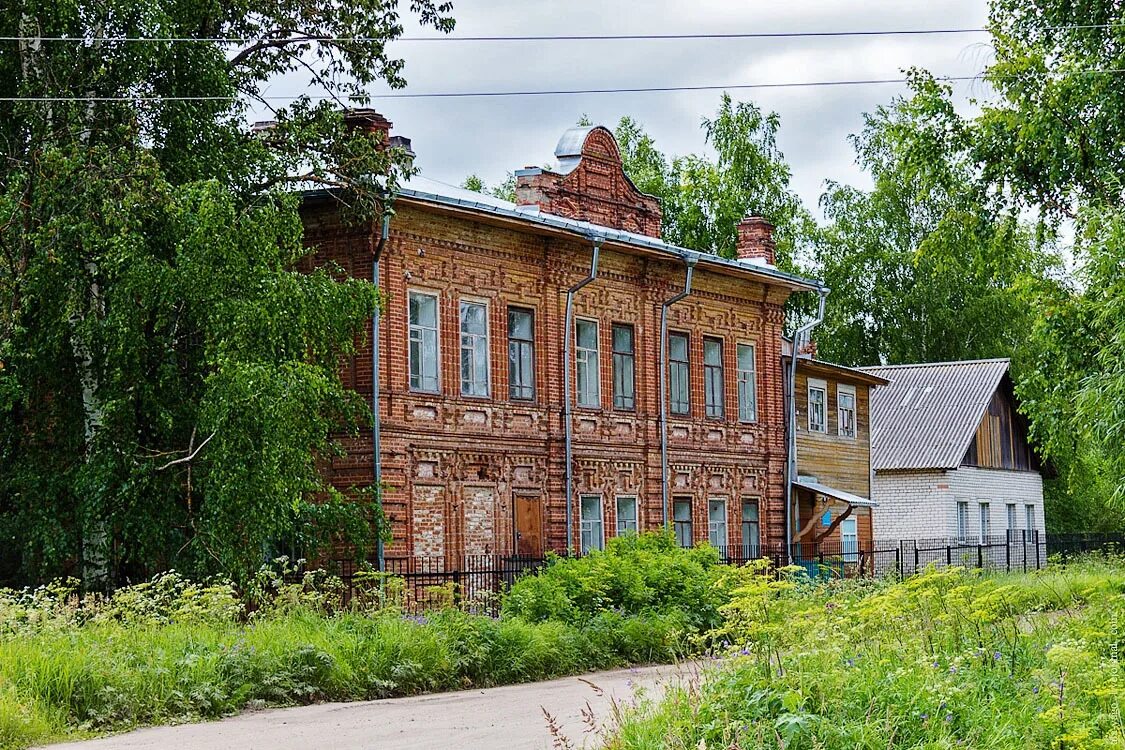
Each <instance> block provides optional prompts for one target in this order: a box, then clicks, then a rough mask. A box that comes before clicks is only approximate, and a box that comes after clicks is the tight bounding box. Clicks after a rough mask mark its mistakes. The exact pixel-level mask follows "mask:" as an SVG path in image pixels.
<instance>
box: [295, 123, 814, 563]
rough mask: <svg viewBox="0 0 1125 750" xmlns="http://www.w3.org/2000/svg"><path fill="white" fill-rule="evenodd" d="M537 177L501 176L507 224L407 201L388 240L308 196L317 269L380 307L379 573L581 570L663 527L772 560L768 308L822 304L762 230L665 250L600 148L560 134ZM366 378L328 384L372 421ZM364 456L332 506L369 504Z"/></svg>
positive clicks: (361, 450) (603, 135) (642, 199)
mask: <svg viewBox="0 0 1125 750" xmlns="http://www.w3.org/2000/svg"><path fill="white" fill-rule="evenodd" d="M371 121H372V122H374V123H376V124H375V126H376V127H386V128H387V129H388V130H389V127H390V124H389V123H386V121H385V120H383V119H382V118H377V119H376V118H372V120H371ZM380 123H386V124H385V126H384V125H382V124H380ZM555 157H556V159H557V162H558V166H557V167H554V168H552V169H526V170H520V171H519V172H518V173H517V178H518V186H517V195H518V198H519V202H518V204H513V203H509V202H506V201H503V200H499V199H495V198H492V197H490V196H486V195H482V194H478V193H473V192H469V191H465V190H461V189H458V188H453V187H450V186H447V185H444V184H442V183H437V182H434V181H431V180H426V179H421V178H415V179H413V180H411V181H410V182H409V183H408V184H407V185H405V186H404V187H403V189H402V190H401V191H400V192H399V193H398V195H397V198H396V201H395V203H394V214H393V217H392V218H391V219H390V220H389V222H388V225H387V226H386V233H385V239H383V238H382V237H381V236H380V228H379V227H358V228H357V227H346V226H344V225H342V224H341V222H340V221H339V217H338V213H337V208H336V205H335V203H334V201H333V199H332V198H331V197H330V196H328V195H326V194H323V193H310V194H308V195H307V196H306V199H305V205H304V210H303V215H304V217H305V223H306V237H307V241H308V242H309V243H311V244H313V245H314V246H316V247H317V248H318V255H319V257H322V258H325V259H331V260H334V261H335V262H337V263H339V264H340V265H341V266H343V267H344V268H345V269H346V270H347V271H348V272H349V273H351V274H354V275H355V276H360V277H365V278H371V275H372V272H373V270H375V271H377V274H378V279H379V281H380V286H381V288H382V289H383V291H384V293H385V295H386V304H385V307H384V309H383V311H382V316H381V318H380V320H379V331H378V346H379V349H378V357H377V360H378V363H379V368H378V382H379V389H378V390H379V399H378V406H379V410H378V411H379V415H380V421H381V426H380V429H379V432H378V440H379V444H380V450H379V459H380V460H379V462H378V463H379V464H380V470H381V474H382V478H383V482H384V483H385V486H386V487H387V490H386V492H385V494H384V497H383V503H384V508H385V511H386V513H387V515H388V517H389V519H390V522H391V526H392V533H393V541H392V542H391V544H390V546H389V547H388V549H387V552H386V554H387V556H388V557H402V556H427V557H433V558H445V559H446V560H448V561H450V562H453V561H455V560H457V559H459V558H460V557H461V556H464V555H473V554H483V553H492V554H512V553H521V554H527V555H538V554H541V553H542V552H544V551H546V550H557V551H563V550H565V549H567V547H568V546H569V547H571V548H572V549H574V550H576V551H584V550H588V549H591V548H597V547H600V546H602V545H603V544H604V543H605V540H606V539H607V538H609V537H612V536H614V535H615V534H620V533H624V532H626V531H631V530H647V529H654V528H659V527H660V526H661V525H662V524H664V523H665V521H666V520H667V521H668V523H670V524H672V523H674V525H675V529H676V533H677V535H678V536H679V537H680V539H681V541H682V542H684V543H688V542H695V541H701V540H710V541H712V542H713V543H715V544H716V545H718V546H723V547H725V546H728V545H734V546H737V545H743V544H744V542H745V543H747V544H749V543H750V540H751V539H752V538H756V543H758V544H766V543H780V542H781V540H782V539H783V533H784V528H783V521H782V518H783V512H782V504H783V495H784V469H785V462H786V449H785V437H784V404H783V393H782V370H781V349H780V347H781V341H782V328H783V322H784V316H783V305H784V304H785V302H786V300H787V298H788V297H789V296H790V295H791V294H792V293H794V292H810V291H811V292H816V291H819V285H818V284H817V283H816V282H814V281H810V280H807V279H804V278H799V277H796V276H793V275H790V274H786V273H783V272H781V271H779V270H778V269H777V268H776V267H775V265H774V247H773V241H772V234H771V233H772V227H770V225H769V224H768V223H766V222H765V221H764V220H762V219H760V218H748V219H746V220H745V221H744V222H743V223H742V226H741V227H740V238H739V251H738V254H739V258H738V259H734V260H732V259H725V258H721V257H717V256H714V255H706V254H700V253H697V252H694V251H691V250H687V249H684V248H680V247H676V246H673V245H669V244H667V243H665V242H663V241H661V239H660V238H659V229H660V206H659V203H658V202H657V200H656V199H655V198H653V197H651V196H647V195H644V194H642V193H640V192H639V191H638V190H637V189H636V187H635V186H634V185H633V184H632V183H631V182H630V181H629V179H628V178H627V177H626V175H625V174H624V172H623V170H622V165H621V158H620V155H619V152H618V149H617V144H616V142H615V141H614V139H613V136H612V134H611V133H610V132H609V131H608V130H606V129H605V128H601V127H592V128H575V129H572V130H569V131H567V132H566V134H564V136H563V137H562V139H561V140H560V142H559V146H558V148H557V149H556V152H555ZM380 251H381V252H380ZM376 252H380V254H379V257H378V261H377V264H375V266H376V267H375V268H373V261H374V260H375V254H376ZM568 319H569V326H568ZM662 328H663V329H665V330H666V336H661V331H662ZM568 336H569V337H570V340H569V341H567V338H568ZM662 341H663V343H664V346H661V344H662ZM368 346H370V344H368ZM372 362H373V352H372V351H371V350H370V348H367V349H364V350H361V351H359V353H358V354H357V355H356V356H355V358H354V360H353V361H351V362H349V363H347V365H346V366H345V368H344V372H343V376H344V381H345V383H346V385H348V386H350V387H352V388H354V389H355V390H357V391H358V392H360V393H361V394H365V395H366V396H368V397H370V395H371V392H372V387H373V386H372V383H373V378H372V372H373V368H372ZM662 362H665V363H666V366H665V367H662V366H661V363H662ZM662 372H663V373H664V374H665V375H666V380H665V382H663V383H662V378H661V374H662ZM564 373H565V374H566V375H564ZM567 376H569V378H570V382H569V384H568V383H566V381H565V380H564V378H565V377H567ZM662 391H664V392H666V393H667V397H666V398H665V399H663V405H664V409H663V410H662V408H661V405H662V399H661V398H660V393H661V392H662ZM662 411H663V412H666V417H667V419H666V422H665V423H664V424H666V431H663V430H662V429H661V427H662V422H661V417H662ZM567 415H569V417H568V416H567ZM372 445H373V435H371V434H367V435H365V436H363V437H360V438H358V439H355V440H350V441H349V442H348V446H347V447H348V455H347V456H346V457H345V458H342V459H339V460H337V461H335V462H334V464H333V466H332V471H333V475H334V481H335V483H336V484H337V485H339V486H341V487H344V488H347V487H363V486H366V485H369V484H370V483H371V482H372V478H373V465H374V464H375V463H376V462H375V460H374V459H375V456H374V452H373V447H372ZM665 467H667V468H666V469H665ZM568 488H569V490H570V491H569V492H568ZM568 497H569V502H568V499H567V498H568Z"/></svg>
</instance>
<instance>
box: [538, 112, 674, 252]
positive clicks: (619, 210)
mask: <svg viewBox="0 0 1125 750" xmlns="http://www.w3.org/2000/svg"><path fill="white" fill-rule="evenodd" d="M555 158H556V159H558V167H556V168H554V169H545V168H541V167H527V168H525V169H519V170H516V202H517V203H519V204H520V205H524V206H528V205H535V206H538V207H539V210H541V211H543V212H544V213H548V214H554V215H556V216H564V217H566V218H568V219H577V220H579V221H588V222H590V223H592V224H599V225H601V226H603V227H612V228H613V229H622V230H624V231H626V232H634V233H636V234H643V235H647V236H649V237H660V220H661V211H660V201H659V200H657V199H656V197H654V196H651V195H645V194H644V193H642V192H641V191H640V190H638V189H637V187H636V185H634V184H633V183H632V181H631V180H630V179H629V178H628V177H627V176H626V175H625V170H624V168H623V167H622V164H621V151H620V150H619V149H618V147H617V141H616V140H615V139H614V137H613V133H611V132H610V131H609V130H607V129H606V128H604V127H601V126H600V125H599V126H595V127H577V128H571V129H570V130H568V131H566V132H565V133H563V136H562V138H561V139H560V140H559V145H558V146H557V147H556V148H555Z"/></svg>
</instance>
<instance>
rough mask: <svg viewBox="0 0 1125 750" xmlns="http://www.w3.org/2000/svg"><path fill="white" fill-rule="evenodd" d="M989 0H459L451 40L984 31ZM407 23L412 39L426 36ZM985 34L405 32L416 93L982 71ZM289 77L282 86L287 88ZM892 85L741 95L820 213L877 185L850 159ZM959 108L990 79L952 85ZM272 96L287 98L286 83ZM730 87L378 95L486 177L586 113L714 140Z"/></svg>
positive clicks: (435, 161)
mask: <svg viewBox="0 0 1125 750" xmlns="http://www.w3.org/2000/svg"><path fill="white" fill-rule="evenodd" d="M986 14H987V7H986V0H934V1H927V2H903V1H902V0H866V1H865V2H863V3H857V2H846V1H845V0H836V1H829V0H820V1H817V0H788V1H784V0H770V1H768V2H764V1H757V0H694V2H691V3H686V2H673V0H633V1H632V2H621V1H618V0H568V1H567V2H546V1H540V2H528V1H527V0H454V16H455V17H456V19H457V29H456V31H455V32H454V35H526V34H535V35H544V34H638V33H639V34H645V33H647V34H670V33H716V32H719V33H722V32H727V33H730V32H772V31H822V30H877V29H926V28H965V27H980V26H983V25H984V23H985V21H986V18H987V15H986ZM420 33H429V32H420V31H419V29H418V28H417V26H413V27H412V26H411V25H409V24H408V25H407V28H406V34H407V35H418V34H420ZM987 40H988V36H987V35H986V34H979V35H972V34H956V35H929V36H882V37H844V38H815V37H813V38H804V39H742V40H676V41H669V40H659V41H609V42H607V41H554V42H408V41H400V42H397V43H396V44H395V45H394V48H393V51H394V53H395V54H397V55H400V56H402V57H403V58H404V59H405V60H406V70H405V76H406V78H407V80H408V82H409V88H408V91H411V92H414V91H417V92H431V91H503V90H529V89H558V88H568V89H569V88H610V87H636V86H681V85H713V84H735V83H773V82H791V81H813V80H832V79H868V78H898V77H901V71H902V70H903V69H904V68H907V67H910V66H915V65H916V66H921V67H924V68H927V69H928V70H930V71H932V72H933V73H935V74H937V75H972V74H976V73H979V72H980V71H981V69H982V67H983V66H984V64H986V63H987V61H988V60H989V59H990V50H989V49H988V47H987ZM287 83H288V82H280V83H279V87H283V86H285V85H286V84H287ZM904 89H905V87H904V86H900V85H894V84H882V85H868V86H854V87H836V88H793V89H775V90H750V91H732V92H731V93H732V95H733V96H734V97H735V98H736V99H739V100H744V99H752V100H753V101H755V102H756V103H757V104H758V105H759V106H761V107H762V108H763V109H765V110H773V111H776V112H778V113H779V114H780V116H781V131H780V135H779V145H780V147H781V150H782V152H783V153H784V154H785V157H786V159H787V161H788V162H789V164H790V165H791V167H792V169H793V187H794V188H795V189H796V191H797V192H798V194H799V195H800V196H801V197H802V199H803V200H804V201H805V202H806V204H807V205H808V206H809V207H810V208H812V209H814V210H815V207H816V204H817V201H818V199H819V197H820V194H821V192H822V190H823V185H824V181H825V180H826V179H833V180H837V181H843V182H848V183H851V184H855V185H860V186H866V185H867V184H868V182H867V180H866V179H865V178H864V175H863V174H862V173H861V172H860V171H859V169H858V168H857V167H856V165H855V161H854V155H853V152H852V148H851V146H850V145H849V143H848V141H847V136H848V134H850V133H854V132H856V131H858V130H859V129H860V128H861V126H862V115H863V113H864V112H868V111H871V110H873V109H874V108H875V107H876V106H878V105H879V104H882V103H886V102H888V101H890V100H891V98H892V97H893V96H894V95H896V94H899V93H902V92H903V91H904ZM954 90H955V92H956V94H957V96H958V101H959V104H960V105H961V106H962V107H966V108H967V107H968V106H969V105H968V101H969V98H970V97H971V96H972V95H973V94H978V95H979V94H980V92H981V89H980V85H979V84H975V85H974V84H970V83H959V84H955V89H954ZM272 93H281V92H280V91H279V90H278V89H275V90H274V92H272ZM719 96H720V92H717V91H707V92H672V93H635V94H589V95H569V96H544V97H503V98H502V97H495V98H478V99H397V100H395V99H382V100H380V99H376V100H374V102H373V106H374V107H375V108H376V109H378V110H379V111H380V112H382V113H383V114H385V115H386V116H387V117H388V118H390V119H391V120H392V121H393V122H394V131H393V132H394V133H395V134H399V135H404V136H407V137H409V138H411V139H412V140H413V146H414V150H415V151H416V152H417V154H418V161H417V164H418V166H419V167H421V169H422V173H423V174H424V175H426V176H427V177H431V178H433V179H437V180H441V181H444V182H449V183H454V184H458V183H460V182H461V180H462V179H464V177H465V176H466V175H468V174H470V173H476V174H478V175H480V176H481V177H483V178H484V179H485V180H486V181H487V182H489V183H490V184H491V183H496V182H499V181H501V180H503V178H504V176H505V173H506V172H508V171H509V170H512V169H516V168H519V167H522V166H525V165H537V164H543V163H544V162H546V161H548V160H550V159H551V157H552V155H553V152H554V148H555V144H556V142H557V141H558V138H559V136H560V135H561V133H562V132H563V131H564V130H565V129H566V128H568V127H570V126H571V125H573V124H574V123H575V121H576V120H577V119H578V118H579V116H581V115H582V114H586V115H588V116H589V117H590V118H591V119H592V120H593V121H594V122H595V123H600V124H606V125H609V126H611V127H612V126H613V125H614V124H615V123H616V122H617V120H618V119H619V118H620V117H621V116H622V115H631V116H632V117H634V118H636V119H637V120H639V121H640V122H641V123H643V125H644V126H645V128H646V129H647V130H648V132H649V133H651V134H652V135H653V137H654V138H655V139H656V142H657V144H658V146H659V147H660V148H661V149H662V150H663V151H664V152H665V153H668V154H683V153H689V152H700V151H703V150H704V148H705V144H704V138H703V132H702V130H701V129H700V119H701V118H702V117H703V116H705V115H710V114H712V113H714V111H715V109H716V107H717V106H718V101H719Z"/></svg>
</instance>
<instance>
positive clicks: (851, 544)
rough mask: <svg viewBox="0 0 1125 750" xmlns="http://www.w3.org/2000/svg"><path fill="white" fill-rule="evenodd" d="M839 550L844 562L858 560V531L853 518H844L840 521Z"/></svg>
mask: <svg viewBox="0 0 1125 750" xmlns="http://www.w3.org/2000/svg"><path fill="white" fill-rule="evenodd" d="M840 552H841V553H843V557H844V562H849V563H854V562H859V532H858V530H857V525H856V519H854V518H845V519H844V520H843V521H841V522H840Z"/></svg>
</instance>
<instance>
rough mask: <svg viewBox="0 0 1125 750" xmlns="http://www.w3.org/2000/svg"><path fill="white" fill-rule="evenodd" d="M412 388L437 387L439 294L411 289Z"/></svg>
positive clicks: (410, 355)
mask: <svg viewBox="0 0 1125 750" xmlns="http://www.w3.org/2000/svg"><path fill="white" fill-rule="evenodd" d="M408 298H409V301H408V305H407V307H408V308H409V316H410V320H409V328H410V332H409V339H410V351H409V358H410V390H412V391H427V392H430V393H436V392H437V391H438V298H437V295H436V294H427V293H425V292H410V293H409V295H408Z"/></svg>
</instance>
